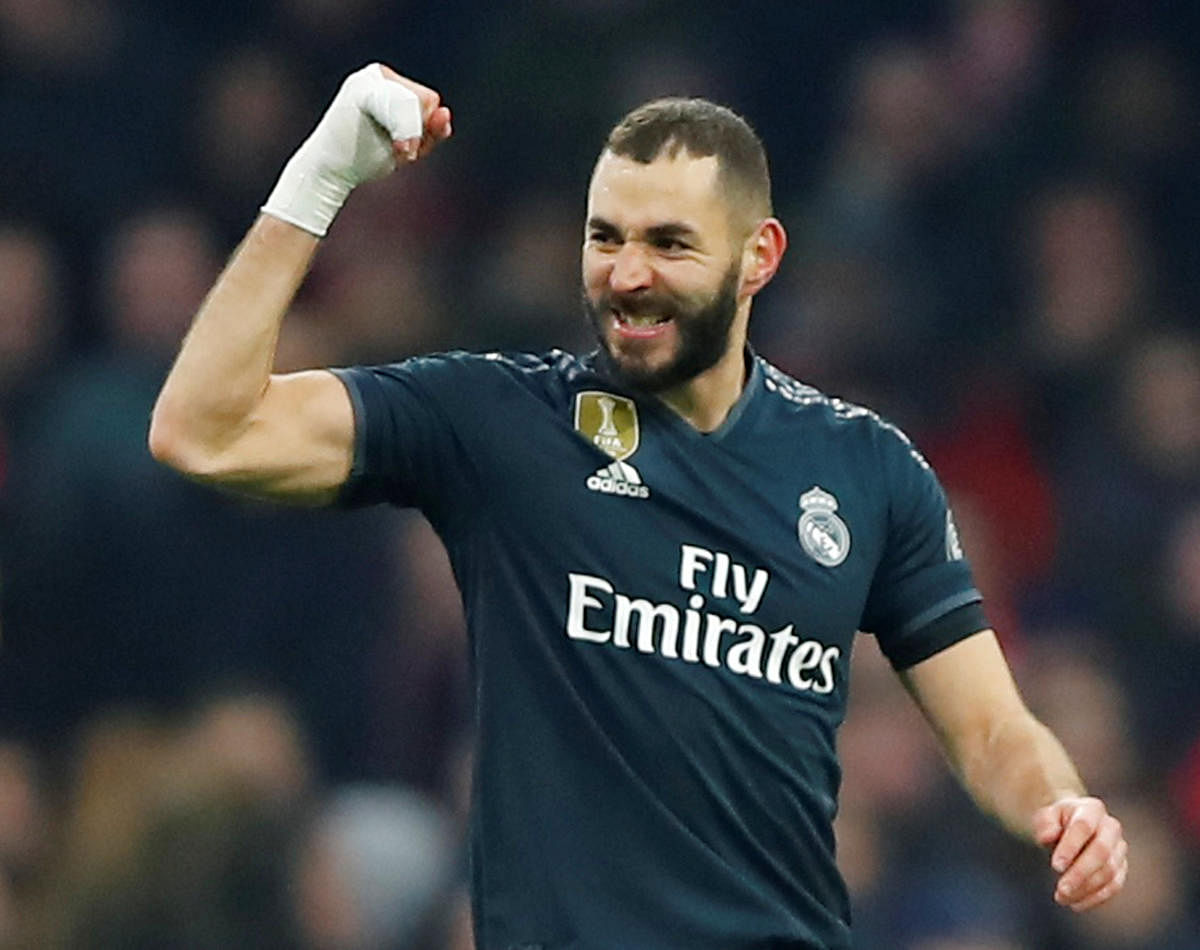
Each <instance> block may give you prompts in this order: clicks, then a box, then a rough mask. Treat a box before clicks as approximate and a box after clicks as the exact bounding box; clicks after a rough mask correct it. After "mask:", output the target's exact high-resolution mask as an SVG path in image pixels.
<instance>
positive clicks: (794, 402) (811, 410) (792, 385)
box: [756, 356, 929, 468]
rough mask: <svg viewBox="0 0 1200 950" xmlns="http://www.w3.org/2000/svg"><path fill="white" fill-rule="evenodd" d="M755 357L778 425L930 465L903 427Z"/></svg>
mask: <svg viewBox="0 0 1200 950" xmlns="http://www.w3.org/2000/svg"><path fill="white" fill-rule="evenodd" d="M756 359H757V360H758V363H759V368H760V371H761V373H762V385H763V388H764V389H765V390H766V393H767V395H768V397H769V398H770V399H771V400H772V402H773V406H772V409H773V413H772V415H773V417H774V418H775V419H776V420H777V421H778V424H780V425H785V426H797V427H799V428H801V429H802V430H803V431H804V432H805V434H808V435H811V434H815V433H819V432H824V433H826V434H828V435H829V436H830V438H836V439H838V440H839V441H840V440H850V441H852V442H857V443H862V444H865V445H869V446H871V447H872V448H873V449H874V450H875V451H876V452H879V453H882V454H883V455H884V456H895V457H898V458H899V457H903V456H908V457H910V458H911V459H912V460H913V461H915V462H916V463H917V464H918V465H919V466H921V467H922V468H928V467H929V463H928V462H927V461H926V460H925V457H924V456H923V455H921V453H920V452H919V451H918V449H917V447H916V446H915V444H914V443H913V441H912V439H910V438H909V437H908V435H907V434H906V433H905V432H904V430H902V429H901V428H900V427H899V426H897V425H896V424H895V423H893V422H891V421H890V420H888V419H887V418H886V417H885V416H883V415H881V414H880V413H879V412H877V411H876V410H874V409H872V408H869V407H868V406H864V405H860V404H859V403H856V402H851V401H850V400H848V399H843V398H841V397H839V396H833V395H830V394H829V393H826V392H823V391H822V390H820V389H818V388H816V387H815V386H811V385H809V384H808V383H804V382H801V381H800V380H798V379H796V378H794V377H792V376H790V375H788V374H787V373H785V372H784V371H783V370H781V369H779V368H778V367H777V366H774V365H772V364H771V363H769V362H768V361H767V360H765V359H763V358H762V357H761V356H759V357H756Z"/></svg>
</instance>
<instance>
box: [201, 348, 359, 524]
mask: <svg viewBox="0 0 1200 950" xmlns="http://www.w3.org/2000/svg"><path fill="white" fill-rule="evenodd" d="M354 427H355V421H354V409H353V406H352V404H351V401H350V395H349V393H348V392H347V391H346V387H345V386H344V385H343V384H342V382H341V381H340V380H339V379H338V378H337V377H336V376H335V375H334V374H333V373H331V372H329V371H328V370H308V371H305V372H300V373H288V374H285V375H274V376H272V377H271V378H270V381H269V382H268V384H267V388H266V390H265V391H264V392H263V396H262V399H261V400H259V403H258V405H257V406H256V407H255V410H254V412H253V413H252V414H251V415H250V417H249V418H248V419H247V420H246V422H245V425H244V426H243V427H241V429H240V431H239V432H238V434H237V437H236V439H235V440H234V441H233V442H232V443H231V444H230V445H229V447H228V449H227V452H226V453H225V460H224V463H223V464H222V465H221V471H220V474H219V476H218V477H217V478H216V479H214V480H216V481H218V482H219V483H220V484H221V485H222V486H224V487H227V488H230V489H232V490H234V491H237V492H239V493H241V494H247V495H253V496H256V497H260V498H268V499H272V500H275V501H283V502H288V503H290V504H299V505H321V504H329V503H330V502H332V501H333V500H334V499H335V498H336V497H337V495H338V492H339V490H340V489H341V486H342V485H343V484H344V483H345V481H346V479H347V478H348V477H349V474H350V468H351V465H352V464H353V461H354Z"/></svg>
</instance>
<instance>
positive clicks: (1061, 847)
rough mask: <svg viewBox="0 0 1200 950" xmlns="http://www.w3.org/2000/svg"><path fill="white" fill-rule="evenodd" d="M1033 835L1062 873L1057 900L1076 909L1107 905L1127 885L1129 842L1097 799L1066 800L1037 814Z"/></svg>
mask: <svg viewBox="0 0 1200 950" xmlns="http://www.w3.org/2000/svg"><path fill="white" fill-rule="evenodd" d="M1033 837H1034V840H1035V841H1037V843H1038V844H1040V845H1041V846H1042V847H1044V848H1051V849H1053V850H1052V851H1051V853H1050V866H1051V867H1053V868H1054V870H1055V871H1057V872H1058V873H1059V878H1058V887H1057V888H1056V889H1055V891H1054V899H1055V900H1056V901H1057V902H1058V903H1060V904H1062V905H1063V906H1064V907H1070V908H1071V910H1074V911H1084V910H1090V909H1091V908H1093V907H1096V906H1098V905H1099V904H1103V903H1104V902H1105V901H1107V900H1108V899H1109V898H1111V897H1113V896H1114V895H1116V894H1117V893H1118V892H1119V891H1120V890H1121V888H1122V887H1124V886H1125V876H1126V874H1128V872H1129V860H1128V854H1129V846H1128V844H1126V842H1125V832H1124V831H1123V830H1122V828H1121V823H1120V822H1119V821H1118V820H1117V819H1116V818H1114V817H1113V816H1112V815H1110V814H1109V813H1108V808H1107V807H1105V805H1104V802H1102V801H1100V799H1098V798H1090V797H1086V798H1061V799H1059V800H1058V801H1056V802H1054V803H1053V804H1051V805H1046V806H1045V807H1043V808H1039V809H1038V810H1037V811H1036V812H1034V813H1033Z"/></svg>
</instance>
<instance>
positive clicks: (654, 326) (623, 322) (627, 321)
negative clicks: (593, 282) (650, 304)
mask: <svg viewBox="0 0 1200 950" xmlns="http://www.w3.org/2000/svg"><path fill="white" fill-rule="evenodd" d="M610 313H612V316H613V320H614V321H615V322H616V324H617V329H618V330H619V331H620V332H621V333H622V335H624V336H631V337H642V338H644V337H652V336H657V335H658V334H660V333H662V332H663V331H664V330H665V329H666V328H667V325H668V324H670V322H671V318H670V317H667V316H662V315H654V314H649V315H647V314H630V313H623V312H622V311H620V310H617V309H615V308H614V309H613V310H611V311H610Z"/></svg>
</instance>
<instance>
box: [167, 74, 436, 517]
mask: <svg viewBox="0 0 1200 950" xmlns="http://www.w3.org/2000/svg"><path fill="white" fill-rule="evenodd" d="M449 135H450V113H449V110H447V109H446V108H445V107H444V106H442V105H441V103H440V99H439V97H438V94H437V93H436V92H434V91H433V90H431V89H428V88H426V87H424V86H421V85H419V84H417V83H414V82H411V81H410V80H407V79H404V78H403V77H401V76H399V75H398V74H396V73H395V72H393V71H392V70H390V69H388V68H387V67H384V66H380V65H378V64H372V65H371V66H368V67H365V68H364V69H362V70H359V71H358V72H357V73H355V74H353V75H352V76H351V77H349V78H348V79H347V80H346V82H345V83H344V84H343V85H342V88H341V89H340V90H339V91H338V94H337V96H336V97H335V98H334V100H333V102H332V104H331V105H330V106H329V109H328V110H327V111H326V113H325V115H324V116H323V117H322V119H321V121H320V123H319V124H318V125H317V128H316V129H315V130H314V131H313V133H312V135H311V136H310V137H309V138H308V139H307V140H306V141H305V143H304V144H303V145H302V146H301V147H300V149H299V150H298V151H297V152H296V154H295V155H294V156H293V157H292V159H291V161H290V162H289V163H288V165H287V167H286V168H285V169H284V172H283V174H282V175H281V176H280V179H279V182H278V184H277V185H276V186H275V189H274V190H273V191H272V192H271V195H270V197H269V198H268V199H267V203H266V204H265V205H264V206H263V211H264V214H263V215H261V216H260V217H259V219H258V220H257V221H256V222H255V223H254V225H253V227H252V228H251V229H250V232H249V234H247V236H246V238H245V240H244V241H243V242H242V244H241V245H240V247H239V248H238V249H237V251H236V252H235V253H234V255H233V257H232V259H231V260H230V262H229V264H228V266H227V267H226V268H225V271H224V272H223V273H222V274H221V276H220V278H218V280H217V283H216V284H215V285H214V287H213V289H212V290H211V291H210V292H209V294H208V297H207V298H206V299H205V301H204V303H203V305H202V306H201V307H200V311H199V312H198V313H197V315H196V318H195V320H194V321H193V323H192V327H191V330H190V331H189V332H188V334H187V337H186V338H185V340H184V343H183V346H182V348H181V350H180V353H179V356H178V358H177V359H176V361H175V365H174V366H173V367H172V369H171V372H170V374H169V375H168V376H167V380H166V382H165V383H164V385H163V388H162V391H161V392H160V393H159V397H158V401H157V403H156V405H155V407H154V414H153V417H152V419H151V423H150V451H151V453H152V454H153V455H154V457H155V458H156V459H158V460H159V461H161V462H163V463H165V464H167V465H170V466H172V467H173V468H176V469H178V470H179V471H181V472H183V473H184V474H186V475H188V476H190V477H192V478H196V479H198V480H201V481H206V482H211V483H214V484H218V485H221V486H223V487H225V488H229V489H232V490H234V491H239V492H243V493H246V494H252V495H256V496H259V497H266V498H274V499H277V500H282V501H288V502H293V503H297V504H323V503H327V502H329V501H331V500H332V499H333V498H334V497H335V496H336V494H337V491H338V489H339V487H340V486H341V485H342V483H343V482H344V481H345V480H346V477H347V475H348V474H349V471H350V465H351V461H352V456H353V443H354V419H353V414H352V411H351V406H350V399H349V396H348V394H347V393H346V391H345V389H344V387H343V386H342V384H341V383H340V382H339V381H338V380H337V378H336V377H335V376H334V375H333V374H332V373H329V372H327V371H325V370H314V371H309V372H303V373H292V374H287V375H278V374H272V372H271V369H272V366H273V364H274V359H275V346H276V342H277V340H278V338H279V329H280V325H281V324H282V322H283V318H284V315H285V314H286V312H287V309H288V307H289V305H290V304H291V301H292V298H293V297H294V296H295V294H296V291H297V289H298V288H299V287H300V284H301V282H302V281H303V279H304V275H305V273H306V272H307V270H308V266H309V263H310V262H311V260H312V257H313V254H314V253H315V251H316V248H317V244H318V240H319V238H321V237H323V236H324V235H325V233H326V231H327V230H328V228H329V225H330V224H331V223H332V221H333V218H334V216H335V215H336V214H337V212H338V210H339V209H340V207H341V205H342V203H343V202H344V201H345V200H346V198H347V197H348V195H349V193H350V191H351V190H352V189H353V188H354V187H355V186H356V185H358V184H360V183H361V182H363V181H367V180H369V179H371V178H377V177H381V176H382V175H385V174H387V173H388V172H390V171H391V170H392V169H393V168H394V167H395V165H396V161H397V159H399V160H402V161H413V160H415V159H417V158H418V157H420V156H423V155H425V154H427V153H428V152H429V151H430V149H432V148H433V147H434V146H435V145H436V144H437V143H438V142H439V141H441V140H443V139H445V138H447V137H448V136H449Z"/></svg>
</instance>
